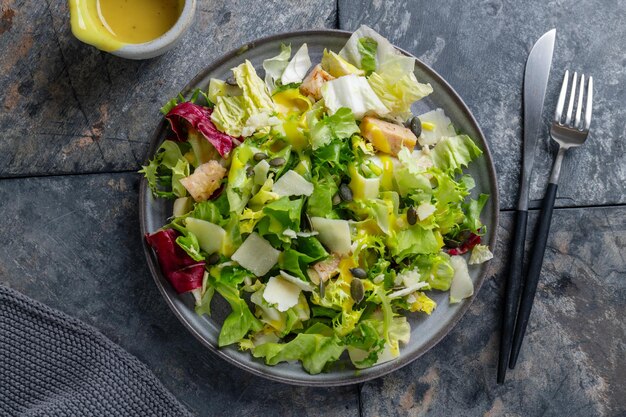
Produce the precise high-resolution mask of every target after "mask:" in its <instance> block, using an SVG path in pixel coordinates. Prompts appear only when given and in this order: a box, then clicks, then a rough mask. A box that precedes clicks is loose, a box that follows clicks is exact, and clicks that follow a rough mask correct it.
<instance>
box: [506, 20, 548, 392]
mask: <svg viewBox="0 0 626 417" xmlns="http://www.w3.org/2000/svg"><path fill="white" fill-rule="evenodd" d="M555 39H556V29H552V30H550V31H548V32H546V33H544V34H543V35H542V36H541V37H540V38H539V40H537V42H535V45H534V46H533V47H532V49H531V50H530V54H529V55H528V59H527V60H526V68H525V70H524V93H523V94H524V130H523V132H524V142H523V160H522V176H521V180H520V192H519V201H518V204H517V210H516V215H515V229H514V235H513V244H512V245H511V257H510V262H509V265H510V266H509V267H510V270H509V277H508V280H507V282H506V292H505V302H504V309H503V317H502V330H501V332H500V356H499V360H498V376H497V381H498V383H499V384H501V383H503V382H504V378H505V376H506V368H507V365H508V363H509V355H510V352H511V343H512V339H513V330H514V327H515V316H516V315H517V305H518V303H519V297H520V291H521V283H522V282H521V281H522V270H523V266H524V265H523V263H524V241H525V240H526V223H527V220H528V193H529V188H530V176H531V174H532V170H533V165H534V163H535V149H536V147H537V138H538V133H539V127H540V126H541V120H542V118H541V114H542V112H543V101H544V98H545V95H546V88H547V86H548V78H549V77H550V67H551V66H552V53H553V51H554V42H555Z"/></svg>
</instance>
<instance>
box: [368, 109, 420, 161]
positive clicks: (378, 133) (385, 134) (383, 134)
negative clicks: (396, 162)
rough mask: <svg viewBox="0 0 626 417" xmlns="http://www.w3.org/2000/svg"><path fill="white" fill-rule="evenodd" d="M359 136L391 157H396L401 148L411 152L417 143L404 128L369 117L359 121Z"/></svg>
mask: <svg viewBox="0 0 626 417" xmlns="http://www.w3.org/2000/svg"><path fill="white" fill-rule="evenodd" d="M361 136H363V137H364V138H365V139H367V140H368V141H370V142H371V143H372V145H373V146H374V148H376V149H378V150H379V151H381V152H384V153H388V154H390V155H393V156H397V155H398V152H400V149H402V147H403V146H406V147H407V148H409V150H413V148H414V147H415V143H416V142H417V137H416V136H415V135H414V134H413V132H411V130H409V129H407V128H406V127H404V126H400V125H396V124H393V123H389V122H385V121H384V120H380V119H376V118H373V117H369V116H367V117H364V118H363V120H362V121H361Z"/></svg>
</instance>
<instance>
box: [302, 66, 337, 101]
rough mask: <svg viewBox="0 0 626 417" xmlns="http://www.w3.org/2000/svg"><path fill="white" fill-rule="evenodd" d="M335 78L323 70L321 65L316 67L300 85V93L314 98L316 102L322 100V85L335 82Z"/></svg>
mask: <svg viewBox="0 0 626 417" xmlns="http://www.w3.org/2000/svg"><path fill="white" fill-rule="evenodd" d="M334 79H335V77H333V76H332V75H330V74H329V73H327V72H326V71H324V70H323V69H322V66H321V65H319V64H318V65H316V66H315V67H314V68H313V69H312V70H311V72H310V73H309V75H307V76H306V78H305V79H304V81H302V84H300V92H301V93H302V95H304V96H308V97H313V98H314V99H315V100H316V101H317V100H319V99H321V98H322V92H321V89H322V85H324V83H325V82H326V81H330V80H334Z"/></svg>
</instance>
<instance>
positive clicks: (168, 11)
mask: <svg viewBox="0 0 626 417" xmlns="http://www.w3.org/2000/svg"><path fill="white" fill-rule="evenodd" d="M69 4H70V14H71V25H72V32H73V33H74V36H76V37H77V38H78V39H80V40H81V41H83V42H85V43H88V44H90V45H93V46H95V47H96V48H98V49H101V50H103V51H107V52H111V51H115V50H117V49H120V48H121V47H123V46H124V45H127V44H140V43H145V42H149V41H152V40H154V39H156V38H158V37H160V36H161V35H163V34H164V33H165V32H167V31H168V30H169V29H170V28H172V26H174V24H175V23H176V21H177V20H178V18H179V16H180V14H181V11H182V7H183V2H182V1H181V0H70V2H69Z"/></svg>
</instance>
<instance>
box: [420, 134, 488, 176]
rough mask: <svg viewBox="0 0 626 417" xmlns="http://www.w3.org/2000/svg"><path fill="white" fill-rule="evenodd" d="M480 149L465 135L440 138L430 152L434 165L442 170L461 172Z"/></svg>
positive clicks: (479, 152)
mask: <svg viewBox="0 0 626 417" xmlns="http://www.w3.org/2000/svg"><path fill="white" fill-rule="evenodd" d="M482 153H483V152H482V151H481V150H480V149H479V148H478V146H476V144H475V143H474V141H473V140H472V139H471V138H470V137H469V136H467V135H458V136H453V137H448V138H442V139H441V140H440V141H439V142H438V143H437V145H435V147H434V148H433V149H432V150H431V152H430V154H431V157H432V159H433V162H434V164H435V166H436V167H437V168H439V169H441V170H443V171H451V172H455V173H460V172H462V170H463V168H465V167H467V166H468V165H469V163H470V162H472V161H473V160H474V159H476V158H478V157H479V156H480V155H482Z"/></svg>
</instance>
